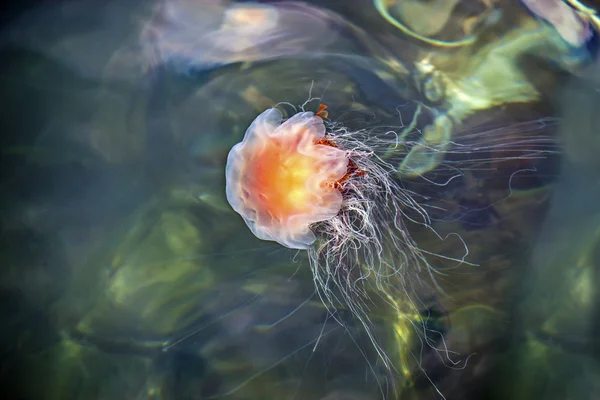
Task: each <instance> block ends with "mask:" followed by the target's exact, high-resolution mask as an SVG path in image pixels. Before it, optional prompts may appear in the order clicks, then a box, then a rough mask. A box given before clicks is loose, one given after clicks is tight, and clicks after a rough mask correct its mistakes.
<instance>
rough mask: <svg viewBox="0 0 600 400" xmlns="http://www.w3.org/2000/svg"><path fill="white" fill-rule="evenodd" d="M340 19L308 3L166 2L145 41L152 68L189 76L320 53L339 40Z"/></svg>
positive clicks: (156, 9)
mask: <svg viewBox="0 0 600 400" xmlns="http://www.w3.org/2000/svg"><path fill="white" fill-rule="evenodd" d="M333 18H334V17H333V16H332V15H330V14H329V13H327V12H326V11H323V10H321V9H318V8H315V7H310V6H308V5H305V4H303V3H295V2H289V3H282V4H261V3H254V2H247V3H239V4H237V3H234V4H224V3H223V2H221V1H215V0H210V1H197V0H166V1H163V2H159V3H158V4H157V6H155V7H154V15H153V17H152V18H150V19H149V20H147V22H146V23H145V26H144V27H143V29H142V31H141V35H140V43H141V46H142V48H143V49H144V53H145V54H146V58H147V59H148V60H150V62H151V63H158V64H161V63H166V64H169V65H171V66H173V67H174V68H178V69H181V70H183V71H190V70H202V69H207V68H214V67H218V66H222V65H227V64H231V63H237V62H253V61H263V60H268V59H273V58H277V57H283V56H290V55H297V54H301V53H306V52H310V53H314V52H317V51H320V50H323V49H325V48H327V46H328V45H330V44H331V43H333V42H335V41H336V39H337V38H338V36H339V33H338V32H336V29H334V28H333V27H332V26H331V21H332V19H333Z"/></svg>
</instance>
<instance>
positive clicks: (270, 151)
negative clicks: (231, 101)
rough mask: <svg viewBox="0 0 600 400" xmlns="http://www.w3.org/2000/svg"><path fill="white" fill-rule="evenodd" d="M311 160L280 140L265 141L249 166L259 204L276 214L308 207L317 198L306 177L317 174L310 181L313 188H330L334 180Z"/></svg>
mask: <svg viewBox="0 0 600 400" xmlns="http://www.w3.org/2000/svg"><path fill="white" fill-rule="evenodd" d="M292 147H293V146H292ZM315 161H316V160H315V159H314V158H313V157H310V156H307V155H304V154H300V153H297V152H295V151H290V149H289V146H286V144H285V143H284V142H281V141H278V140H271V141H269V143H268V144H267V145H266V147H265V148H263V151H262V153H261V155H260V156H259V157H257V158H256V159H255V160H254V161H253V163H252V165H251V166H250V171H251V173H252V175H253V178H254V182H253V184H254V190H255V191H256V193H258V194H259V196H258V197H259V201H260V202H261V203H262V204H261V208H262V209H264V210H268V211H269V212H270V213H271V214H272V215H274V216H278V217H282V216H285V215H292V214H297V213H302V212H305V211H309V210H310V208H311V204H313V203H314V202H315V201H318V196H317V195H316V194H315V193H314V191H313V190H314V189H313V190H311V188H310V187H309V186H308V184H309V181H310V180H311V179H313V178H314V177H315V176H318V177H320V178H319V179H320V181H318V182H315V184H313V185H316V189H317V190H331V185H332V184H333V183H334V182H335V178H332V179H328V178H330V177H329V176H327V174H326V171H325V174H324V171H320V170H319V168H318V167H317V166H316V165H317V163H316V162H315ZM313 187H314V186H313Z"/></svg>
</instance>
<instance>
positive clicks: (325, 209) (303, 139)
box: [226, 108, 350, 249]
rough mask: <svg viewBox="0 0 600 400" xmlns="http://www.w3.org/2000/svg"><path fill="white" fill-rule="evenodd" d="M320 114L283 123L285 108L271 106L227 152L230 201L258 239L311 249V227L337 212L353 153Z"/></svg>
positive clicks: (306, 115)
mask: <svg viewBox="0 0 600 400" xmlns="http://www.w3.org/2000/svg"><path fill="white" fill-rule="evenodd" d="M322 115H325V111H324V110H321V111H320V112H319V113H317V114H314V113H312V112H301V113H298V114H295V115H294V116H292V117H291V118H289V119H288V120H286V121H285V122H283V123H282V114H281V112H280V111H279V110H277V109H276V108H271V109H268V110H266V111H265V112H263V113H262V114H260V115H259V116H258V117H257V118H256V119H255V120H254V122H253V123H252V124H251V125H250V127H249V128H248V130H247V131H246V134H245V136H244V139H243V140H242V142H240V143H238V144H237V145H235V146H234V147H233V148H232V150H231V152H230V153H229V156H228V158H227V166H226V181H227V185H226V192H227V200H228V201H229V203H230V204H231V206H232V208H233V209H234V210H235V211H236V212H238V213H239V214H240V215H241V216H242V218H243V219H244V221H245V222H246V224H247V225H248V227H249V228H250V229H251V230H252V232H253V233H254V234H255V235H256V236H257V237H258V238H260V239H264V240H273V241H276V242H279V243H280V244H282V245H284V246H286V247H289V248H292V249H307V248H308V247H309V246H310V245H311V244H312V243H313V242H314V241H315V240H316V236H315V234H314V233H313V231H312V230H311V225H312V224H314V223H316V222H321V221H325V220H328V219H331V218H333V217H335V216H336V215H337V214H338V213H339V211H340V209H341V207H342V194H341V192H340V190H339V189H340V188H339V183H340V181H341V180H342V179H343V178H344V177H345V176H346V174H347V173H348V167H349V165H350V163H349V158H348V155H349V154H348V152H347V151H344V150H342V149H340V148H337V147H335V146H334V145H333V143H331V142H329V141H327V140H326V137H325V124H324V122H323V119H322V118H321V116H322Z"/></svg>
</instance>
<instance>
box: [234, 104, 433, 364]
mask: <svg viewBox="0 0 600 400" xmlns="http://www.w3.org/2000/svg"><path fill="white" fill-rule="evenodd" d="M327 116H328V112H327V107H326V106H325V105H323V104H321V105H320V107H319V110H318V111H317V112H316V113H314V112H311V111H301V112H298V113H296V114H294V115H293V116H291V117H290V118H288V119H286V120H284V119H283V115H282V112H281V111H280V110H279V109H277V108H270V109H268V110H266V111H264V112H263V113H261V114H260V115H259V116H258V117H257V118H256V119H255V120H254V121H253V122H252V123H251V125H250V127H249V128H248V130H247V131H246V134H245V136H244V138H243V140H242V141H241V142H240V143H238V144H236V145H235V146H233V148H232V149H231V151H230V153H229V155H228V158H227V164H226V195H227V200H228V202H229V204H230V205H231V207H232V208H233V209H234V210H235V211H236V212H237V213H238V214H240V216H241V217H242V218H243V220H244V221H245V223H246V225H247V226H248V227H249V229H250V230H251V231H252V232H253V233H254V235H255V236H256V237H258V238H260V239H263V240H269V241H275V242H278V243H280V244H281V245H283V246H286V247H288V248H290V249H297V250H306V251H307V252H308V256H309V261H310V266H311V270H312V272H313V277H314V281H315V283H316V289H317V293H318V294H319V296H320V297H321V300H323V303H324V304H325V305H326V306H327V307H331V308H332V311H334V310H336V309H338V307H340V306H341V307H344V308H346V309H349V310H350V311H351V312H352V314H353V315H355V316H356V317H357V318H358V321H360V323H362V325H363V326H364V327H365V328H366V331H367V333H368V335H369V338H370V339H371V341H372V342H373V343H374V344H375V348H376V350H377V353H378V354H379V356H380V357H381V359H383V360H384V362H386V363H388V362H389V360H388V358H387V356H386V354H385V352H384V351H383V349H382V347H381V346H380V345H379V344H378V342H377V340H376V338H375V337H374V336H373V334H372V333H371V329H370V328H371V325H372V324H371V320H370V317H369V315H368V312H367V305H366V301H367V300H368V296H369V295H368V293H367V292H368V288H367V284H366V282H367V281H368V282H375V283H376V286H377V290H378V293H379V295H380V296H381V298H382V299H384V301H386V302H387V303H390V304H393V305H394V307H396V308H397V309H398V311H399V312H400V308H401V305H400V304H398V298H399V297H401V296H398V294H397V293H395V292H394V290H395V288H396V287H397V286H400V287H402V288H405V289H407V288H406V287H405V285H403V284H402V283H398V282H395V283H391V281H392V280H393V279H394V277H398V276H401V275H402V274H403V272H404V271H405V270H406V269H407V268H409V266H410V268H411V269H412V268H415V267H416V268H423V267H424V268H425V269H427V266H428V265H429V264H428V262H427V260H426V258H425V256H424V253H423V252H422V251H421V250H420V249H419V248H418V246H417V245H416V243H415V242H414V241H413V240H412V238H411V236H410V235H409V234H408V231H407V229H406V228H405V226H404V220H405V219H406V218H409V214H408V213H407V211H406V210H411V211H412V212H413V214H414V215H417V218H416V220H418V219H419V216H420V221H421V223H422V224H424V225H428V219H427V213H426V211H425V210H424V209H423V208H422V207H421V206H420V205H419V204H418V202H417V201H415V200H414V199H413V196H412V195H411V193H410V192H409V191H407V190H405V189H403V188H401V186H400V185H399V184H398V183H397V181H396V179H395V178H394V177H395V174H394V166H393V165H392V164H389V163H388V162H386V161H385V160H384V159H382V158H381V157H379V156H378V153H381V151H380V150H381V149H382V146H384V144H385V145H386V146H387V145H389V144H390V142H391V143H393V142H394V141H395V139H391V140H390V138H388V139H386V140H383V139H378V138H377V137H376V136H372V135H369V133H368V131H358V132H355V131H349V130H348V129H346V128H345V127H343V126H342V125H340V124H339V123H336V122H331V121H329V120H328V119H327ZM396 139H397V137H396ZM375 149H377V150H375ZM414 215H413V216H411V217H410V218H411V220H415V217H414ZM373 279H374V280H373ZM401 280H402V279H401ZM407 290H408V289H407Z"/></svg>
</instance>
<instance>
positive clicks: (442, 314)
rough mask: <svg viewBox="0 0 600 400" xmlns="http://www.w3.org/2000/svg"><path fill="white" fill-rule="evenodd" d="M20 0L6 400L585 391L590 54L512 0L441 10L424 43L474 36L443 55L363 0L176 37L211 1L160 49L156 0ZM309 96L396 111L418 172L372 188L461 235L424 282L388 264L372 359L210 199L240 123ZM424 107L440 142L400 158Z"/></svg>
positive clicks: (592, 328)
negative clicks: (391, 277) (253, 29)
mask: <svg viewBox="0 0 600 400" xmlns="http://www.w3.org/2000/svg"><path fill="white" fill-rule="evenodd" d="M40 3H41V5H40V6H39V7H37V8H35V7H34V5H33V4H31V5H29V4H25V3H21V4H20V6H21V8H20V10H18V11H19V12H17V10H16V9H15V11H14V12H9V13H7V14H5V15H3V21H4V22H5V24H4V27H5V30H4V33H3V36H2V48H1V49H0V52H1V56H0V82H1V84H0V104H2V107H1V108H0V121H1V125H2V128H3V129H2V132H3V133H2V135H1V136H0V138H1V139H0V140H1V147H2V152H1V153H0V177H1V182H0V201H1V204H2V214H1V218H0V229H1V231H0V232H1V234H0V246H1V247H0V248H1V249H2V251H1V253H0V254H1V257H2V265H3V268H2V270H1V271H2V275H1V280H0V299H1V301H0V316H1V321H2V330H1V331H0V345H1V347H0V349H1V354H2V363H1V368H0V377H1V378H0V379H1V380H2V382H3V385H2V390H3V391H4V395H5V397H6V398H15V399H105V398H114V399H209V398H225V399H227V398H230V399H298V400H312V399H323V400H325V399H326V400H334V399H337V400H340V399H344V400H354V399H380V398H386V399H395V398H401V399H432V398H443V397H445V398H447V399H506V398H510V399H530V398H540V399H556V400H559V399H561V400H562V399H595V398H599V397H600V387H599V386H598V383H597V382H598V375H599V372H600V371H598V368H599V367H598V354H599V353H598V335H597V331H598V329H597V322H596V320H597V307H598V304H599V303H598V298H597V290H596V288H597V287H598V277H597V268H598V264H599V263H600V252H599V248H598V238H599V237H600V236H599V234H600V233H599V232H600V220H599V218H600V216H599V212H600V202H598V196H599V193H598V185H599V184H600V180H599V178H598V173H599V171H600V169H599V164H598V162H597V161H596V160H597V159H598V158H597V154H598V150H599V149H600V141H599V140H598V137H597V127H598V126H599V125H598V122H599V121H598V116H597V111H596V110H597V109H598V107H599V106H600V98H599V97H598V90H597V88H598V87H600V86H598V69H597V63H596V61H595V60H594V58H593V57H594V53H589V52H588V49H589V47H590V46H592V44H593V43H592V42H590V43H586V44H585V46H582V47H573V46H568V45H566V44H565V42H564V41H563V39H562V38H561V37H560V36H559V35H557V33H556V32H555V31H554V30H553V28H552V26H551V25H549V24H543V25H539V26H538V25H537V24H538V23H539V22H538V20H536V19H534V18H533V17H532V15H531V14H530V13H529V12H528V11H527V10H526V9H524V8H523V7H522V6H521V5H520V4H511V5H502V6H500V5H495V6H494V7H496V9H497V10H498V11H497V12H496V14H497V16H496V14H494V13H492V11H493V10H487V9H486V7H487V6H485V5H482V4H480V3H479V2H462V3H464V4H462V5H461V7H459V8H457V9H456V10H455V11H454V12H452V13H451V14H450V17H449V21H450V22H449V23H448V24H447V25H445V27H443V29H442V30H440V31H439V32H438V33H436V35H437V36H435V35H433V36H432V37H436V38H438V39H439V40H442V39H441V38H446V42H448V43H450V42H452V41H459V40H461V38H463V39H464V37H469V35H466V34H465V33H464V32H466V31H464V30H461V29H463V28H464V26H467V25H464V24H465V23H466V22H465V21H467V20H468V18H471V20H470V21H472V22H473V21H474V22H473V23H474V27H475V28H473V30H472V32H473V35H474V37H475V38H476V39H474V40H476V41H475V42H474V44H472V45H469V46H455V47H452V46H449V45H447V43H446V45H444V44H443V43H442V44H439V43H438V44H431V43H429V44H427V43H424V42H423V41H422V40H420V39H418V38H415V37H414V35H413V36H411V35H410V34H407V33H403V32H402V31H401V30H399V28H398V27H395V26H394V25H393V24H391V23H389V21H387V22H386V20H385V19H383V18H382V17H381V15H380V14H379V13H378V12H377V10H376V9H375V8H374V7H373V4H372V3H371V2H370V1H356V2H354V1H353V2H350V3H348V4H346V3H343V4H342V3H339V2H329V3H331V4H329V3H328V4H325V3H321V2H318V3H317V2H310V3H311V4H310V5H297V4H294V5H292V6H286V5H283V6H281V5H280V4H279V3H281V2H261V3H268V4H271V3H277V4H276V5H275V6H276V7H283V8H278V10H280V14H279V15H280V16H282V15H283V16H284V17H285V18H287V19H285V18H284V17H281V18H284V19H283V20H284V21H285V22H286V24H285V26H284V27H285V29H283V30H282V31H281V32H282V33H281V36H274V39H273V38H272V37H269V40H265V42H261V43H266V44H264V45H263V44H261V45H260V46H259V45H254V47H253V46H250V47H249V48H243V46H242V43H243V39H244V38H246V39H247V38H248V37H251V35H252V34H251V33H248V32H245V33H244V35H245V36H244V35H241V36H240V33H239V32H238V33H237V34H236V35H233V36H230V37H231V38H232V39H231V40H233V41H229V42H227V43H228V45H232V43H233V44H236V45H239V47H235V48H234V49H233V50H232V49H231V48H229V47H227V46H226V45H222V44H220V43H221V42H219V41H218V40H217V39H218V38H217V39H215V37H212V38H213V41H212V42H209V41H207V40H205V41H204V42H202V40H200V39H197V37H200V34H205V33H206V32H213V31H214V30H216V29H218V28H219V23H218V21H219V18H222V15H223V12H224V10H225V9H226V5H222V4H220V3H219V2H217V1H204V2H202V1H200V0H198V1H197V2H188V3H185V4H184V5H185V7H183V6H178V7H180V8H178V9H176V10H179V11H181V12H180V13H179V14H176V15H177V16H176V18H175V17H174V18H175V19H174V21H176V22H178V24H176V25H172V26H171V25H168V24H167V25H165V26H170V28H164V29H165V30H162V31H160V30H159V32H162V34H163V39H164V38H166V39H165V40H163V41H162V42H161V41H160V40H159V39H157V37H156V36H152V40H150V39H144V40H142V39H140V32H142V31H144V30H143V29H142V28H143V27H148V24H147V22H148V21H152V23H151V24H150V25H151V26H152V27H154V28H156V29H159V28H161V27H163V25H161V22H164V21H162V20H161V19H160V18H157V17H156V15H157V14H156V10H155V9H153V8H152V7H153V6H155V5H156V4H158V3H156V4H155V3H150V2H127V3H123V2H116V1H115V2H93V1H85V2H76V3H73V4H71V5H69V4H67V3H63V2H59V1H48V2H40ZM241 3H244V4H245V3H248V2H241ZM390 3H392V2H390ZM417 3H421V5H423V4H425V3H423V2H413V3H412V6H414V7H416V4H417ZM467 3H468V4H467ZM169 4H178V3H170V2H166V3H165V4H164V5H169ZM179 4H181V3H179ZM444 4H446V3H444V2H440V3H439V4H438V5H437V8H438V10H441V9H443V7H442V6H444ZM317 5H318V6H323V7H327V9H329V11H327V12H326V11H323V10H321V9H320V8H319V9H316V8H314V7H315V6H317ZM263 7H264V4H263ZM285 7H290V8H287V9H286V8H285ZM430 7H434V6H433V5H430ZM281 10H287V11H285V12H286V13H287V14H284V13H283V11H281ZM486 10H487V11H486ZM517 10H518V11H517ZM406 12H407V11H406ZM432 12H433V11H432ZM486 13H488V14H489V15H488V14H486ZM394 15H396V14H394ZM415 15H416V14H415ZM432 15H433V14H432ZM300 16H301V18H300ZM163 17H164V15H163ZM492 17H493V18H492ZM440 18H441V17H440ZM478 18H479V19H478ZM421 20H422V18H417V17H414V18H413V25H411V26H413V28H411V29H413V30H416V29H417V28H419V25H418V24H417V23H418V22H419V21H421ZM171 22H173V21H171ZM267 22H268V20H267ZM350 22H351V23H350ZM409 22H410V21H409ZM419 23H421V22H419ZM186 24H187V25H186ZM528 24H530V25H528ZM409 25H410V24H409ZM307 26H308V27H310V29H307V28H306V27H307ZM458 26H461V28H460V29H458V28H457V27H458ZM469 26H470V25H469ZM157 27H158V28H157ZM182 27H188V28H186V29H187V30H186V29H184V28H182ZM190 27H191V28H190ZM302 27H304V30H303V28H302ZM426 28H427V29H430V30H431V29H432V28H431V27H421V28H420V29H422V30H423V32H425V31H426ZM161 29H162V28H161ZM465 29H466V28H465ZM152 32H154V34H156V32H157V31H152ZM182 32H183V33H182ZM190 32H191V34H190ZM461 32H462V33H461ZM286 35H287V36H286ZM461 35H462V36H461ZM142 37H143V36H142ZM228 37H229V36H228ZM260 37H261V38H263V39H264V37H262V36H260ZM277 38H279V39H277ZM465 40H466V39H465ZM207 43H208V44H207ZM282 44H285V46H284V45H282ZM494 49H499V50H494ZM423 60H431V62H432V65H434V66H435V67H434V68H433V69H432V70H429V69H427V68H424V67H419V61H423ZM423 62H424V61H423ZM595 63H596V64H595ZM420 65H423V63H421V64H420ZM419 68H421V69H419ZM440 88H441V89H440ZM310 95H313V96H319V97H322V101H323V102H324V103H326V104H327V105H328V110H329V113H330V116H331V118H332V119H334V120H335V121H336V122H338V123H340V124H343V126H346V127H347V128H348V129H349V130H351V131H355V130H360V129H368V130H371V132H372V135H373V137H379V136H377V135H381V137H384V136H383V135H384V133H385V132H386V131H390V130H393V131H395V132H398V131H401V130H402V129H403V128H405V127H406V126H407V125H409V124H410V123H411V122H414V130H413V131H412V132H411V133H410V135H411V136H409V137H408V138H407V139H406V143H405V145H406V147H405V148H403V150H398V151H397V153H394V154H392V156H390V157H391V158H390V160H391V161H390V163H392V164H393V165H396V166H398V168H399V169H400V166H401V165H409V166H410V167H411V168H417V169H419V171H421V170H422V172H420V173H418V174H414V176H411V175H410V174H406V175H399V176H398V177H396V178H395V179H397V180H398V182H400V184H401V185H402V187H403V188H405V189H406V190H410V191H411V192H413V193H415V194H416V195H415V196H416V197H415V198H416V199H417V201H419V202H420V203H421V204H422V205H423V206H424V207H425V208H426V209H427V210H428V212H429V215H430V217H431V219H432V222H431V226H432V227H433V228H434V229H435V230H436V232H437V233H438V234H439V237H446V236H447V235H450V236H449V238H450V239H448V240H444V241H441V240H439V237H433V236H432V235H431V232H430V231H429V230H427V229H422V227H421V228H420V227H418V226H417V227H413V228H411V229H414V231H412V232H411V234H413V236H414V238H415V240H416V241H417V243H418V244H419V246H422V247H423V249H425V250H427V251H429V252H431V253H436V254H442V255H444V256H446V257H449V258H452V257H453V258H458V259H460V258H461V257H462V256H463V255H464V249H465V246H466V248H468V253H469V254H468V257H467V258H466V261H468V263H469V264H466V263H463V264H460V265H458V266H455V263H452V262H450V263H448V262H447V261H448V260H441V261H440V260H439V259H436V260H438V262H439V264H435V266H436V267H439V269H440V271H442V273H443V274H440V275H439V276H438V277H437V283H438V284H439V286H440V287H439V288H436V289H435V290H433V289H431V288H432V286H433V285H432V283H431V281H429V280H428V279H429V277H428V276H427V274H422V275H423V276H421V275H414V276H412V277H411V279H410V280H414V281H419V282H420V281H423V282H428V284H427V285H424V286H423V287H427V288H428V290H422V291H421V289H414V294H415V297H414V298H418V299H419V304H418V306H416V307H414V306H410V305H408V304H407V301H406V299H404V298H403V297H401V296H400V297H398V298H397V299H395V301H398V302H399V303H400V304H403V306H402V307H405V309H404V308H403V309H402V311H403V312H402V313H400V312H398V311H397V310H391V309H390V308H389V307H386V304H385V302H383V303H384V304H381V303H382V302H381V301H380V300H379V299H378V298H377V295H376V293H377V292H376V291H374V292H373V293H374V295H373V298H374V300H373V301H372V305H371V307H372V308H370V316H371V318H372V323H373V324H372V327H371V329H372V332H374V334H375V335H376V336H377V338H378V340H379V341H380V342H381V343H382V346H383V348H384V349H385V350H386V352H387V353H388V354H389V357H390V359H391V360H392V361H393V368H392V369H391V370H390V369H386V368H385V366H384V365H383V363H382V361H381V359H380V358H379V357H378V355H377V354H376V352H375V349H374V348H373V346H372V344H371V341H370V340H369V337H368V336H367V332H366V331H365V329H364V327H363V326H362V325H361V324H360V322H359V321H358V320H357V319H356V318H355V317H354V316H353V315H352V313H351V312H350V310H349V309H347V308H343V307H342V308H340V309H338V310H337V312H335V313H334V314H331V313H330V312H329V311H328V310H327V309H326V308H325V307H324V306H323V303H322V302H321V300H320V298H319V297H318V295H317V294H316V293H315V288H314V282H313V277H312V274H311V271H310V269H309V266H308V260H307V256H306V254H305V252H297V251H293V250H289V249H286V248H283V247H281V246H279V245H278V244H277V243H273V242H265V241H260V240H258V239H256V238H255V237H254V236H253V235H252V234H251V232H250V231H249V230H248V229H247V227H246V226H245V225H244V223H243V221H242V219H241V218H240V217H239V216H238V215H237V214H235V213H234V212H233V210H231V208H230V207H229V205H228V203H227V201H226V199H225V189H224V188H225V176H224V168H225V160H226V157H227V153H228V151H229V149H230V148H231V146H233V145H234V144H235V143H237V142H239V141H240V140H241V138H242V136H243V134H244V132H245V130H246V128H247V127H248V125H249V124H250V122H251V121H252V120H253V119H254V118H255V117H256V116H257V115H258V114H259V113H260V112H262V111H263V110H264V109H266V108H269V107H273V106H274V105H275V103H278V102H287V103H291V104H293V105H296V106H298V105H301V104H303V103H304V102H305V101H306V100H307V99H308V98H309V96H310ZM317 106H318V102H315V103H313V102H309V103H308V105H307V108H309V109H311V110H314V109H315V108H316V107H317ZM310 107H312V108H310ZM282 109H283V110H284V111H287V112H288V113H290V114H291V113H293V111H292V108H290V107H287V108H286V106H283V107H282ZM415 115H417V116H416V117H415ZM440 116H443V117H446V116H448V120H447V123H446V125H444V126H448V127H449V128H448V131H449V132H450V134H451V136H450V137H449V138H446V139H447V140H451V141H452V142H453V144H455V146H453V147H444V143H445V142H444V141H440V142H436V141H435V140H434V139H435V138H433V139H432V138H429V139H431V142H430V143H431V146H430V147H429V150H428V151H423V152H419V151H420V150H419V149H422V147H419V146H420V145H422V143H423V142H422V141H421V139H422V137H423V135H425V133H426V132H434V133H439V134H440V135H443V132H444V131H443V129H442V128H440V129H439V130H435V129H432V130H431V131H428V130H427V129H431V128H428V127H432V126H435V123H436V121H438V122H439V121H441V119H438V118H440ZM413 117H414V119H413ZM444 121H446V120H444ZM524 154H527V155H530V156H527V157H525V156H524ZM440 155H441V158H439V157H440ZM405 160H408V161H409V162H406V163H405V164H403V162H404V161H405ZM457 237H460V241H458V240H456V238H457ZM415 287H421V286H418V285H417V286H415ZM429 289H431V290H429ZM374 290H375V289H374ZM388 305H389V304H388ZM423 328H425V330H426V332H425V333H424V334H422V332H419V329H423Z"/></svg>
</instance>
